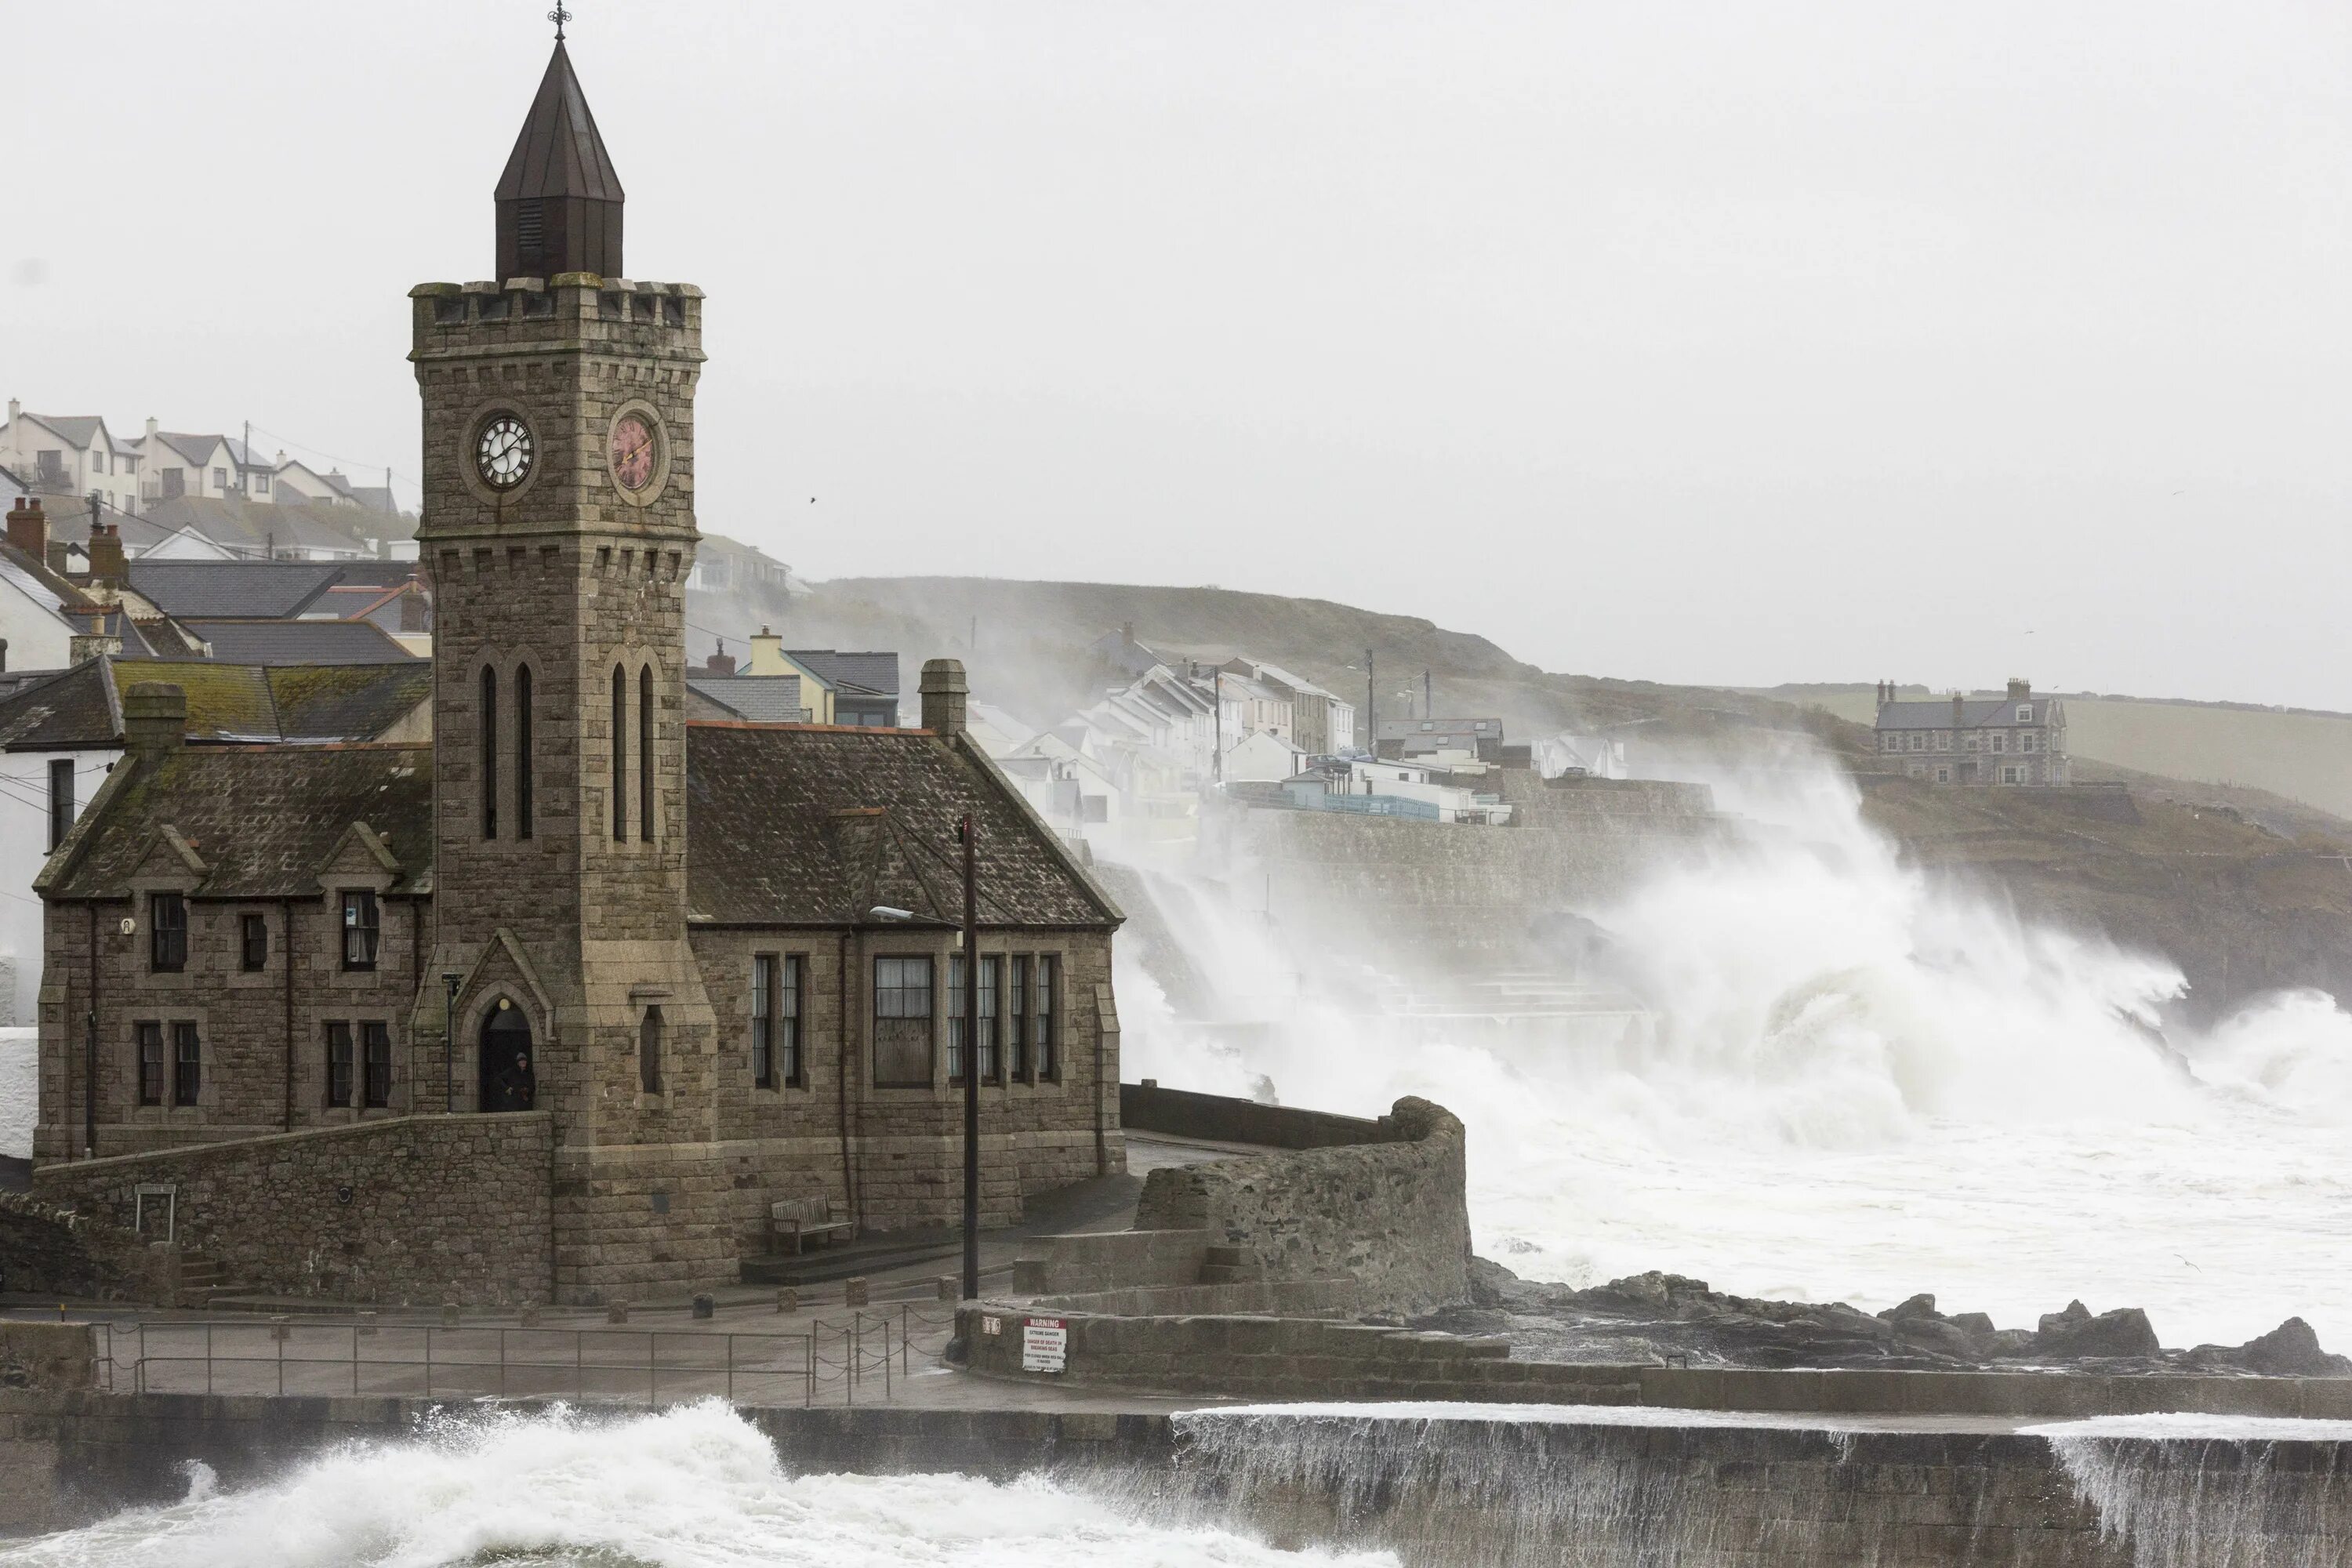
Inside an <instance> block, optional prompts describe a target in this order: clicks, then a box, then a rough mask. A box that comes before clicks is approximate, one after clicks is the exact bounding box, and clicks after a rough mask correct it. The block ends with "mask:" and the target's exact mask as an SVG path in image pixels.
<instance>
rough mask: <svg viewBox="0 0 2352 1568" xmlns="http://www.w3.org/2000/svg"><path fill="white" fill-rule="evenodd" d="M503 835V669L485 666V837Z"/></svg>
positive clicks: (483, 804) (483, 763) (483, 678)
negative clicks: (501, 764) (500, 746)
mask: <svg viewBox="0 0 2352 1568" xmlns="http://www.w3.org/2000/svg"><path fill="white" fill-rule="evenodd" d="M498 836H499V672H498V671H497V670H495V669H492V668H489V666H488V665H484V666H483V667H482V837H485V838H496V837H498Z"/></svg>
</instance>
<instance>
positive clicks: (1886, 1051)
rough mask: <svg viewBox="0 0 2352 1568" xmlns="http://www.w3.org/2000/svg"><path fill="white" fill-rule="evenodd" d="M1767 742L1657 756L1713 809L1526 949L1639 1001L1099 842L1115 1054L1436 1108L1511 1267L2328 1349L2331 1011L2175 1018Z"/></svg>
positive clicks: (2336, 1079) (1300, 1089)
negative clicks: (1707, 754) (2086, 1309)
mask: <svg viewBox="0 0 2352 1568" xmlns="http://www.w3.org/2000/svg"><path fill="white" fill-rule="evenodd" d="M1769 763H1770V764H1771V765H1769V766H1759V767H1744V768H1729V769H1720V770H1716V771H1713V772H1710V773H1703V774H1702V773H1699V772H1697V771H1695V770H1685V771H1684V775H1683V776H1685V777H1692V778H1699V779H1700V780H1701V782H1706V783H1708V784H1711V785H1713V786H1714V788H1715V790H1716V793H1717V801H1718V804H1719V805H1721V806H1722V807H1723V808H1724V809H1726V810H1727V811H1735V812H1737V813H1738V814H1739V816H1740V818H1741V821H1742V822H1743V824H1744V825H1745V826H1743V827H1742V828H1741V830H1740V831H1739V832H1738V833H1736V834H1733V835H1729V836H1727V838H1726V840H1725V841H1724V842H1723V843H1721V844H1719V845H1717V846H1714V847H1711V848H1710V849H1708V850H1707V852H1706V854H1705V855H1704V856H1703V857H1702V858H1696V859H1695V858H1692V857H1691V856H1690V855H1689V854H1687V853H1684V854H1681V855H1679V856H1677V857H1675V858H1667V859H1662V860H1661V862H1660V863H1659V864H1658V866H1657V867H1656V868H1654V870H1653V871H1652V872H1651V874H1649V875H1648V876H1646V877H1644V878H1642V879H1639V880H1638V881H1637V882H1636V883H1635V884H1633V886H1631V887H1630V888H1627V889H1620V890H1617V891H1615V892H1613V893H1612V895H1611V896H1609V897H1607V898H1605V899H1599V900H1595V901H1593V902H1592V903H1591V905H1590V906H1589V907H1586V908H1584V909H1583V910H1581V911H1580V912H1581V913H1582V914H1583V915H1584V916H1585V917H1587V918H1588V920H1589V921H1590V922H1591V931H1590V933H1589V934H1590V940H1588V941H1584V942H1580V944H1579V945H1578V947H1577V949H1576V951H1575V952H1573V953H1572V954H1569V955H1565V956H1559V957H1558V958H1557V960H1556V973H1552V974H1550V975H1549V976H1545V975H1538V976H1534V977H1532V981H1531V982H1530V983H1538V984H1539V983H1541V982H1543V981H1545V980H1547V979H1548V980H1549V981H1551V982H1556V983H1557V985H1558V987H1559V992H1560V994H1575V995H1579V996H1601V997H1605V998H1626V997H1630V998H1632V999H1633V1003H1634V1005H1636V1006H1637V1007H1638V1010H1639V1012H1640V1014H1641V1023H1640V1024H1639V1026H1627V1025H1625V1024H1624V1023H1623V1022H1622V1013H1619V1012H1612V1010H1611V1009H1612V1007H1615V1006H1617V1005H1619V1004H1618V1003H1617V1002H1615V1001H1613V1000H1612V1001H1608V1002H1605V1003H1603V1004H1598V1005H1591V1006H1587V1005H1583V1004H1582V1003H1579V1004H1576V1005H1562V1006H1560V1007H1558V1008H1555V1009H1553V1010H1551V1011H1550V1012H1549V1014H1547V1013H1546V1012H1545V1011H1544V1010H1542V1009H1540V1008H1538V1009H1524V1010H1521V1011H1520V1012H1518V1013H1516V1014H1510V1013H1507V1010H1506V1009H1504V1008H1502V1007H1500V1006H1498V1007H1497V1009H1496V1016H1493V1017H1485V1018H1482V1017H1478V1016H1475V1003H1474V1005H1464V1004H1462V1003H1461V1001H1460V999H1459V997H1458V996H1454V995H1449V996H1448V997H1447V998H1446V1005H1444V1006H1434V1005H1429V993H1430V992H1431V990H1432V989H1433V988H1436V987H1443V986H1444V985H1445V984H1448V982H1449V977H1448V976H1447V975H1445V974H1443V973H1439V974H1434V975H1433V973H1432V962H1431V959H1430V955H1429V954H1427V953H1426V952H1418V951H1412V944H1409V943H1403V942H1383V941H1382V940H1381V938H1380V936H1379V934H1378V931H1377V930H1370V929H1367V928H1365V927H1362V926H1360V925H1353V926H1351V925H1347V924H1345V923H1342V924H1340V925H1338V926H1335V925H1333V924H1332V923H1331V922H1329V921H1326V920H1324V919H1323V918H1322V915H1321V912H1320V911H1318V909H1317V908H1316V907H1315V905H1316V900H1312V899H1311V898H1308V897H1307V896H1305V895H1304V894H1303V893H1301V892H1298V891H1293V892H1292V893H1290V894H1289V895H1287V896H1286V900H1274V901H1273V902H1272V907H1269V897H1268V894H1267V890H1266V889H1267V887H1268V882H1267V879H1266V876H1265V868H1264V867H1262V866H1260V865H1257V864H1255V863H1252V862H1250V861H1248V860H1247V859H1246V858H1244V857H1243V855H1242V854H1241V852H1240V851H1238V850H1234V851H1230V852H1228V851H1226V850H1224V849H1223V848H1218V849H1216V850H1214V851H1213V852H1212V853H1209V854H1206V855H1204V856H1202V857H1201V858H1196V859H1194V860H1192V861H1191V862H1189V863H1186V862H1177V861H1173V860H1171V859H1169V858H1166V857H1165V852H1164V851H1152V852H1150V853H1148V854H1146V853H1132V854H1131V855H1130V858H1131V859H1132V861H1133V862H1134V864H1135V867H1136V875H1137V878H1138V881H1137V882H1136V884H1135V886H1136V887H1137V888H1139V889H1140V894H1141V897H1142V898H1144V899H1146V900H1150V901H1151V902H1152V903H1154V904H1155V905H1161V904H1163V903H1164V907H1165V908H1166V909H1167V910H1175V911H1179V912H1180V913H1181V918H1170V919H1167V920H1164V921H1160V922H1157V924H1158V926H1159V927H1160V928H1162V929H1164V930H1165V931H1167V932H1168V933H1169V936H1168V941H1170V942H1174V943H1179V944H1181V948H1182V950H1183V951H1182V952H1181V954H1180V955H1178V956H1179V958H1180V959H1181V962H1175V963H1166V964H1156V963H1150V961H1149V958H1150V955H1147V954H1145V953H1143V952H1139V943H1137V942H1126V941H1123V942H1121V943H1120V945H1119V949H1118V954H1117V962H1118V966H1119V972H1118V986H1119V992H1120V998H1121V1003H1122V1012H1123V1015H1124V1020H1125V1023H1126V1037H1125V1038H1124V1040H1123V1042H1122V1045H1123V1051H1124V1055H1125V1061H1126V1066H1127V1073H1126V1076H1128V1077H1129V1078H1130V1079H1132V1078H1136V1077H1142V1076H1149V1077H1154V1078H1157V1079H1160V1081H1161V1082H1163V1083H1166V1084H1168V1085H1170V1086H1171V1087H1176V1088H1197V1089H1208V1090H1211V1091H1213V1092H1220V1093H1230V1094H1244V1095H1265V1094H1268V1093H1271V1094H1273V1095H1275V1096H1276V1097H1278V1098H1279V1099H1280V1100H1283V1101H1284V1102H1285V1103H1288V1104H1296V1105H1307V1106H1314V1107H1317V1108H1318V1109H1326V1110H1343V1111H1353V1112H1357V1113H1360V1114H1362V1113H1378V1112H1380V1111H1382V1110H1386V1109H1387V1108H1388V1106H1389V1103H1390V1102H1391V1100H1394V1099H1395V1098H1396V1097H1397V1096H1398V1095H1401V1094H1406V1093H1413V1094H1422V1095H1425V1096H1428V1097H1429V1098H1431V1099H1433V1100H1437V1101H1439V1102H1440V1103H1442V1104H1444V1105H1445V1106H1447V1107H1448V1108H1449V1109H1451V1110H1454V1111H1455V1112H1456V1114H1458V1115H1460V1116H1461V1117H1462V1118H1463V1120H1464V1121H1465V1124H1466V1125H1467V1126H1468V1128H1469V1130H1470V1201H1471V1215H1472V1221H1473V1225H1474V1228H1475V1233H1476V1237H1477V1243H1478V1246H1479V1248H1480V1250H1481V1251H1482V1252H1484V1253H1485V1254H1486V1255H1487V1256H1489V1257H1493V1258H1496V1259H1498V1260H1499V1261H1501V1262H1503V1263H1505V1264H1507V1265H1508V1266H1509V1267H1511V1268H1514V1269H1517V1271H1519V1272H1520V1273H1522V1274H1524V1275H1527V1276H1529V1277H1531V1278H1538V1279H1559V1280H1565V1281H1567V1282H1570V1283H1571V1284H1580V1285H1581V1284H1590V1283H1594V1282H1597V1281H1599V1280H1601V1279H1608V1278H1612V1277H1614V1276H1616V1275H1621V1274H1632V1273H1637V1272H1640V1271H1642V1270H1643V1269H1648V1268H1667V1269H1672V1270H1675V1271H1678V1272H1683V1273H1687V1274H1693V1275H1698V1276H1701V1277H1704V1278H1706V1279H1710V1280H1711V1281H1712V1282H1713V1283H1715V1284H1716V1285H1717V1286H1718V1287H1719V1288H1722V1289H1732V1290H1736V1291H1738V1292H1740V1293H1742V1294H1749V1295H1774V1296H1801V1297H1808V1298H1811V1299H1816V1300H1851V1301H1853V1302H1855V1303H1856V1304H1859V1305H1863V1306H1864V1307H1867V1308H1870V1309H1873V1310H1875V1309H1877V1308H1882V1307H1886V1306H1891V1305H1893V1304H1895V1302H1897V1301H1900V1300H1903V1299H1904V1298H1906V1296H1908V1295H1910V1294H1912V1293H1913V1292H1915V1291H1918V1290H1927V1291H1932V1292H1934V1293H1935V1294H1936V1295H1937V1297H1938V1298H1939V1300H1941V1301H1942V1302H1943V1303H1944V1304H1945V1305H1946V1306H1947V1307H1948V1310H1985V1311H1989V1312H1990V1313H1992V1314H1993V1315H1994V1317H1995V1318H1996V1320H1997V1321H2000V1322H2001V1323H2003V1324H2004V1325H2011V1326H2030V1325H2031V1324H2032V1322H2033V1321H2034V1319H2035V1318H2036V1317H2037V1316H2038V1315H2039V1314H2040V1313H2042V1312H2044V1311H2049V1310H2055V1309H2056V1308H2058V1307H2060V1306H2062V1305H2063V1304H2064V1302H2065V1301H2067V1300H2070V1299H2073V1298H2076V1297H2081V1298H2083V1299H2084V1300H2089V1301H2092V1302H2094V1303H2095V1304H2096V1305H2098V1306H2101V1307H2105V1306H2111V1305H2125V1304H2130V1305H2138V1306H2144V1307H2146V1308H2147V1309H2148V1310H2149V1312H2150V1314H2151V1316H2152V1317H2153V1319H2154V1321H2155V1322H2156V1325H2157V1327H2158V1331H2160V1332H2162V1333H2163V1334H2164V1335H2165V1337H2166V1338H2167V1340H2168V1342H2178V1343H2192V1342H2199V1341H2209V1342H2218V1343H2235V1342H2241V1341H2243V1340H2245V1339H2248V1338H2250V1337H2252V1335H2254V1334H2257V1333H2260V1332H2263V1331H2266V1330H2268V1329H2270V1328H2272V1327H2273V1326H2274V1325H2275V1324H2276V1323H2277V1322H2278V1321H2280V1320H2281V1319H2282V1318H2284V1317H2285V1316H2287V1315H2288V1314H2290V1313H2300V1314H2302V1315H2303V1316H2305V1318H2306V1319H2307V1320H2309V1321H2311V1322H2312V1324H2313V1325H2314V1327H2315V1328H2316V1329H2317V1330H2318V1331H2319V1332H2320V1335H2321V1337H2322V1339H2323V1340H2324V1341H2326V1342H2330V1343H2336V1342H2347V1341H2352V1221H2347V1218H2346V1217H2345V1216H2347V1215H2352V1167H2347V1164H2346V1163H2345V1162H2344V1160H2343V1159H2342V1157H2341V1152H2340V1140H2341V1128H2342V1127H2343V1126H2344V1125H2345V1124H2347V1121H2352V1018H2347V1017H2346V1016H2345V1015H2344V1014H2342V1013H2341V1012H2340V1011H2338V1010H2337V1009H2336V1008H2335V1007H2334V1005H2332V1003H2330V1002H2329V1001H2328V1000H2327V999H2326V998H2325V997H2323V996H2319V995H2317V994H2310V993H2302V994H2288V995H2284V996H2266V997H2262V998H2258V999H2256V1000H2254V1001H2252V1002H2251V1003H2249V1004H2248V1005H2246V1006H2245V1007H2244V1008H2243V1009H2242V1011H2241V1012H2240V1013H2238V1014H2237V1015H2235V1016H2232V1017H2231V1018H2229V1019H2226V1020H2224V1021H2222V1022H2221V1024H2220V1025H2218V1026H2215V1027H2213V1028H2211V1029H2210V1030H2208V1031H2203V1032H2200V1031H2196V1030H2193V1029H2190V1028H2189V1027H2187V1026H2184V1025H2183V1024H2182V1022H2181V1021H2180V1017H2179V1008H2178V1006H2177V1002H2178V999H2179V995H2180V994H2181V990H2182V978H2181V975H2180V973H2179V970H2178V969H2177V968H2176V967H2175V966H2173V965H2172V964H2170V963H2167V962H2165V961H2163V960H2161V959H2158V958H2154V957H2150V956H2148V955H2145V954H2137V953H2133V952H2126V951H2124V950H2122V949H2119V948H2117V947H2116V946H2115V945H2114V944H2112V943H2110V942H2105V941H2104V940H2101V939H2099V938H2097V937H2095V936H2090V935H2085V934H2084V933H2082V932H2078V931H2067V930H2062V929H2058V928H2055V927H2052V926H2049V925H2045V924H2041V923H2037V922H2035V921H2028V920H2024V919H2021V918H2020V917H2019V916H2018V915H2017V914H2016V912H2015V911H2014V910H2012V909H2011V907H2010V906H2009V905H2008V903H2007V902H2006V900H2004V899H2003V898H2002V897H2000V895H1999V893H1998V892H1997V891H1996V890H1993V889H1987V888H1985V887H1982V886H1979V885H1974V884H1972V883H1970V882H1969V881H1967V880H1965V879H1958V878H1956V877H1953V876H1950V875H1947V874H1943V873H1939V872H1936V871H1932V870H1930V869H1928V868H1923V867H1921V866H1920V865H1918V864H1916V863H1915V862H1914V861H1913V860H1911V859H1910V858H1907V857H1906V855H1905V854H1903V853H1902V852H1901V851H1900V850H1898V848H1897V847H1895V845H1894V844H1893V843H1891V842H1890V841H1889V840H1888V839H1886V838H1885V836H1883V835H1881V834H1879V833H1878V832H1876V831H1875V830H1874V829H1873V828H1871V827H1870V826H1868V825H1867V824H1865V823H1864V820H1863V818H1862V816H1861V812H1860V809H1859V801H1858V796H1857V795H1856V792H1855V790H1854V787H1853V783H1852V781H1851V780H1850V779H1848V778H1846V777H1845V776H1844V775H1843V773H1841V772H1839V771H1838V770H1837V769H1836V768H1835V767H1834V766H1832V765H1829V764H1825V763H1821V762H1819V761H1818V760H1813V761H1811V762H1808V761H1807V760H1806V759H1805V758H1804V756H1803V755H1802V753H1801V752H1784V753H1782V754H1778V755H1776V756H1774V757H1772V758H1771V759H1769ZM1429 831H1430V832H1433V833H1447V834H1481V833H1496V834H1501V835H1507V834H1508V833H1509V832H1511V831H1512V830H1511V829H1486V828H1476V827H1443V828H1439V827H1432V828H1430V829H1429ZM1241 837H1242V836H1233V837H1232V838H1231V839H1228V838H1226V837H1220V836H1217V835H1211V836H1209V837H1207V838H1206V839H1205V840H1204V842H1206V843H1209V844H1211V845H1215V846H1222V845H1224V844H1226V843H1228V842H1235V841H1239V840H1240V838H1241ZM1104 848H1105V852H1106V853H1107V854H1110V855H1116V854H1118V853H1121V852H1120V851H1118V849H1117V848H1116V847H1109V846H1106V847H1104ZM1297 873H1298V868H1297V867H1296V866H1291V867H1288V868H1286V879H1287V880H1288V881H1289V882H1290V883H1291V884H1293V885H1294V886H1295V884H1296V881H1297ZM1359 912H1360V911H1359ZM1498 918H1499V917H1498ZM1468 967H1469V966H1465V970H1466V969H1467V968H1468ZM1452 978H1454V979H1460V978H1461V976H1459V975H1456V976H1454V977H1452ZM1528 978H1529V977H1525V976H1509V977H1506V983H1505V984H1503V985H1497V986H1490V987H1489V990H1490V991H1493V992H1494V993H1496V994H1497V995H1498V996H1499V995H1500V994H1501V993H1502V991H1504V990H1505V989H1507V987H1508V986H1509V985H1515V984H1520V983H1521V982H1522V981H1527V980H1528Z"/></svg>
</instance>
